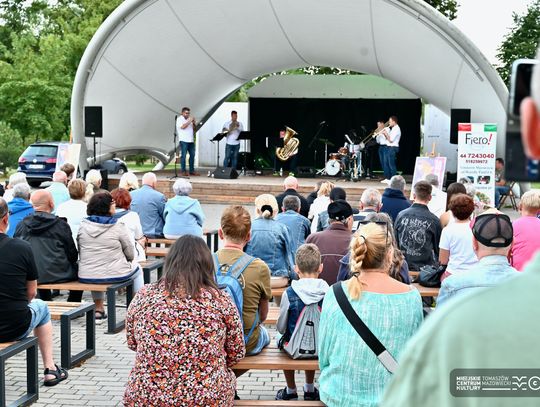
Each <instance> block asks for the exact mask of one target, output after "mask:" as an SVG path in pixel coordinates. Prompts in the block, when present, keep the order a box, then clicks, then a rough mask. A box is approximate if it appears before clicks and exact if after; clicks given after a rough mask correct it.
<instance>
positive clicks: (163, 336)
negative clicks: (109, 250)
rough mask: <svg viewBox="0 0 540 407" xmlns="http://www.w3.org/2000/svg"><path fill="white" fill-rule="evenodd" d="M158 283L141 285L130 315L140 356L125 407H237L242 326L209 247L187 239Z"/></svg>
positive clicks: (130, 336) (133, 345)
mask: <svg viewBox="0 0 540 407" xmlns="http://www.w3.org/2000/svg"><path fill="white" fill-rule="evenodd" d="M164 268H165V275H164V277H163V278H162V279H161V281H159V282H157V283H154V284H149V285H146V286H144V287H143V288H142V289H141V290H140V291H139V292H138V293H137V295H136V296H135V298H134V300H133V302H132V303H131V305H130V306H129V309H128V311H127V316H126V333H127V341H128V346H129V348H130V349H131V350H134V351H135V352H137V355H136V358H135V366H134V368H133V369H132V371H131V374H130V375H129V379H128V384H127V387H126V391H125V394H124V404H125V405H126V406H232V405H233V399H234V393H235V388H236V378H235V376H234V373H233V372H232V370H231V367H232V366H234V365H235V364H236V363H237V362H238V361H239V360H240V359H242V358H243V357H244V354H245V347H244V339H243V331H242V323H241V321H240V318H239V316H238V311H237V309H236V307H235V305H234V303H233V302H232V301H231V300H230V299H229V297H228V295H227V294H226V293H225V292H223V291H221V290H220V289H218V287H217V285H216V283H215V280H214V264H213V261H212V256H211V254H210V251H209V250H208V248H207V246H206V244H205V243H204V241H203V240H202V239H201V238H199V237H195V236H190V235H186V236H182V237H181V238H179V239H178V240H177V241H176V243H175V244H174V245H173V246H172V247H171V249H170V251H169V254H168V256H167V258H166V260H165V266H164Z"/></svg>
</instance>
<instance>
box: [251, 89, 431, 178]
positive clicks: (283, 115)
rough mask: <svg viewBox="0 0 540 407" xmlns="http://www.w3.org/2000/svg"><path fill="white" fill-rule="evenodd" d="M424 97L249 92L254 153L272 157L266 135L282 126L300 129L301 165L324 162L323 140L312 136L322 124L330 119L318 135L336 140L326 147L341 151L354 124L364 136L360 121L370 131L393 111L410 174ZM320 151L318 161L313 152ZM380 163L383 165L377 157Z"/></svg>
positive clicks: (402, 166)
mask: <svg viewBox="0 0 540 407" xmlns="http://www.w3.org/2000/svg"><path fill="white" fill-rule="evenodd" d="M421 110H422V104H421V101H420V99H326V98H324V99H323V98H321V99H315V98H314V99H304V98H302V99H293V98H250V99H249V122H250V124H251V131H252V133H253V141H252V143H251V151H252V153H253V154H254V155H255V156H257V155H262V156H263V157H265V158H266V160H267V161H268V162H270V163H273V154H274V151H273V149H272V148H267V147H266V143H265V140H266V137H269V138H274V137H276V136H277V135H278V133H279V130H280V128H281V127H282V126H289V127H291V128H292V129H294V130H296V131H297V132H298V133H299V135H298V136H296V137H298V138H299V139H300V147H299V152H298V165H301V166H313V165H315V167H317V168H322V167H324V164H325V163H326V161H327V159H328V157H324V143H321V142H318V141H314V142H313V144H312V146H311V148H309V147H308V146H309V144H310V143H311V141H312V140H313V138H314V137H315V135H316V133H317V130H318V129H319V124H320V123H321V122H323V121H324V122H326V123H325V125H324V126H323V127H322V129H321V131H320V133H319V134H318V136H317V138H318V139H320V138H323V139H329V140H330V141H331V142H332V143H333V144H334V146H329V147H328V153H331V152H337V150H338V148H339V147H341V146H343V144H344V143H345V137H344V135H345V134H349V136H350V130H351V129H354V130H355V131H356V133H357V135H358V136H359V137H360V136H362V135H363V132H362V126H363V127H365V129H366V130H367V132H368V133H369V132H371V131H372V130H373V129H374V128H375V127H376V124H377V123H376V122H377V120H379V119H380V120H384V121H385V122H386V121H387V120H388V118H389V117H390V116H391V115H395V116H397V117H398V121H399V126H400V128H401V141H400V143H399V145H400V147H399V154H398V158H397V168H398V171H403V172H404V173H405V174H412V173H413V171H414V163H415V159H416V157H417V156H418V155H419V153H420V116H421ZM315 150H316V151H317V155H316V162H314V152H315ZM377 168H378V169H380V165H379V162H378V158H377Z"/></svg>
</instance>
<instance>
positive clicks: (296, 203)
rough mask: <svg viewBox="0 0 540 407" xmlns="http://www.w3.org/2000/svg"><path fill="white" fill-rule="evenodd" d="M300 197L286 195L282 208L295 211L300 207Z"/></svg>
mask: <svg viewBox="0 0 540 407" xmlns="http://www.w3.org/2000/svg"><path fill="white" fill-rule="evenodd" d="M300 205H301V204H300V198H298V197H297V196H294V195H287V196H286V197H285V198H283V205H282V206H283V209H285V210H286V211H289V210H291V211H295V212H297V211H298V209H300Z"/></svg>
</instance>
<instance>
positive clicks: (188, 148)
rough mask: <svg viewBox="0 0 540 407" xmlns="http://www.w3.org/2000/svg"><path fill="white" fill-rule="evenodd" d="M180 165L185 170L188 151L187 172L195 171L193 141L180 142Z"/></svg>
mask: <svg viewBox="0 0 540 407" xmlns="http://www.w3.org/2000/svg"><path fill="white" fill-rule="evenodd" d="M180 153H181V154H182V156H181V157H180V166H181V167H182V172H186V154H187V153H189V172H195V143H186V142H185V141H181V142H180Z"/></svg>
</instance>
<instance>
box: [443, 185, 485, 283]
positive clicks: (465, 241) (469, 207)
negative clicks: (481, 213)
mask: <svg viewBox="0 0 540 407" xmlns="http://www.w3.org/2000/svg"><path fill="white" fill-rule="evenodd" d="M449 207H450V210H451V211H452V215H453V217H454V219H455V221H454V222H453V223H450V224H448V226H446V227H445V228H444V229H443V230H442V233H441V240H440V243H439V262H440V264H441V265H447V267H446V271H445V273H444V274H443V276H442V278H441V281H442V280H444V279H445V278H446V277H448V276H449V275H450V274H456V273H463V272H466V271H468V270H470V269H471V268H472V267H474V265H475V264H476V263H478V258H477V257H476V254H475V253H474V250H473V244H472V239H473V234H472V230H471V227H470V225H469V223H470V217H471V214H472V213H473V211H474V201H473V199H472V198H471V197H470V196H468V195H466V194H457V195H454V196H452V199H451V200H450V204H449Z"/></svg>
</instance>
